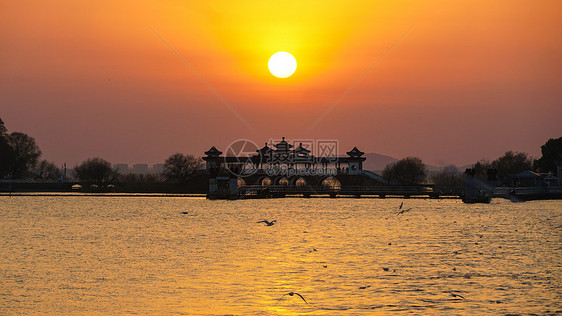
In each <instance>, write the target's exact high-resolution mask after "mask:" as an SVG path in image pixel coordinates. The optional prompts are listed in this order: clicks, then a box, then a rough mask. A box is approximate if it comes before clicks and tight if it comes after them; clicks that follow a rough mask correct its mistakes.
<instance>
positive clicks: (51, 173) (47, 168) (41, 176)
mask: <svg viewBox="0 0 562 316" xmlns="http://www.w3.org/2000/svg"><path fill="white" fill-rule="evenodd" d="M33 174H34V175H35V179H37V180H58V179H60V177H61V176H62V171H61V170H60V169H59V168H58V167H57V166H56V165H55V164H54V163H52V162H50V161H47V160H41V161H40V162H39V163H38V164H37V167H36V168H35V170H34V171H33Z"/></svg>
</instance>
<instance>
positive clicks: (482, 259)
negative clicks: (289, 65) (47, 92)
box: [0, 196, 562, 315]
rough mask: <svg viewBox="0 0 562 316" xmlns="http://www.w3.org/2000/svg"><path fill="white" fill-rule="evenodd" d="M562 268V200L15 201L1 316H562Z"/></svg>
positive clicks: (2, 218)
mask: <svg viewBox="0 0 562 316" xmlns="http://www.w3.org/2000/svg"><path fill="white" fill-rule="evenodd" d="M401 202H404V208H412V209H411V211H409V212H406V213H404V214H401V215H397V210H398V206H399V205H400V203H401ZM182 212H187V214H183V213H182ZM264 219H267V220H273V219H275V220H277V222H276V223H275V225H273V226H266V225H265V224H264V223H256V222H257V221H259V220H264ZM561 254H562V201H531V202H524V203H512V202H509V201H507V200H503V199H494V200H492V203H491V204H472V205H468V204H463V203H462V202H460V200H423V199H408V200H403V199H351V198H348V199H346V198H339V199H329V198H325V199H321V198H312V199H298V198H285V199H269V200H241V201H208V200H205V199H204V198H190V197H156V196H155V197H139V196H136V197H135V196H132V197H129V196H117V197H115V196H113V197H107V196H105V197H104V196H11V197H9V196H0V282H1V283H0V314H2V315H21V314H34V315H35V314H49V315H52V314H73V315H76V314H107V315H116V314H177V315H225V314H228V315H287V314H289V315H292V314H308V315H377V314H380V315H387V314H425V315H427V314H441V315H455V314H456V315H458V314H476V315H481V314H493V315H505V314H541V315H543V314H556V313H558V314H560V313H562V289H561V284H562V256H561ZM383 268H387V269H388V271H385V270H384V269H383ZM291 291H294V292H298V293H299V294H301V295H302V296H303V297H304V298H305V299H306V301H307V302H308V304H307V303H305V302H304V301H303V300H302V299H301V298H300V297H298V296H297V295H294V296H290V295H285V296H283V294H285V293H289V292H291ZM450 293H454V294H457V295H460V296H462V297H464V299H463V298H461V297H454V296H452V295H451V294H450ZM280 298H282V299H281V300H279V299H280Z"/></svg>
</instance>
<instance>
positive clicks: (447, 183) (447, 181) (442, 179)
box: [431, 165, 464, 187]
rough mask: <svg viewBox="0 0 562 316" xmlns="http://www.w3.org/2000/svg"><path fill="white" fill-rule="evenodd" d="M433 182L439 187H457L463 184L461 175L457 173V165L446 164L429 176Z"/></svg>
mask: <svg viewBox="0 0 562 316" xmlns="http://www.w3.org/2000/svg"><path fill="white" fill-rule="evenodd" d="M431 180H433V183H435V185H437V186H441V187H457V186H462V185H463V184H464V180H463V179H462V175H461V174H460V173H459V171H458V169H457V167H455V166H453V165H450V166H446V167H445V168H443V170H441V171H440V172H437V173H436V174H434V175H433V176H432V177H431Z"/></svg>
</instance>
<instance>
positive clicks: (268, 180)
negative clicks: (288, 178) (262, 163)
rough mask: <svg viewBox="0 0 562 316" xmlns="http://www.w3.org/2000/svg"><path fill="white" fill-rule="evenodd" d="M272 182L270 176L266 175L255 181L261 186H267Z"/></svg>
mask: <svg viewBox="0 0 562 316" xmlns="http://www.w3.org/2000/svg"><path fill="white" fill-rule="evenodd" d="M272 184H273V181H272V180H271V178H270V177H266V176H264V177H260V178H258V181H257V182H256V185H261V186H264V187H268V186H270V185H272Z"/></svg>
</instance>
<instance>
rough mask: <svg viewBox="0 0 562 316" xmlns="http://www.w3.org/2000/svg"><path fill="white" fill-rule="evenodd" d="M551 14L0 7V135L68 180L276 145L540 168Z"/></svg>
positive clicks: (252, 5)
mask: <svg viewBox="0 0 562 316" xmlns="http://www.w3.org/2000/svg"><path fill="white" fill-rule="evenodd" d="M560 12H562V1H558V0H554V1H514V0H510V1H489V0H486V1H474V0H470V1H469V0H461V1H418V0H415V1H414V0H413V1H400V0H398V1H353V0H347V1H303V0H299V1H275V2H274V1H173V0H167V1H129V0H125V1H105V0H100V1H57V0H54V1H26V0H18V1H0V27H1V29H2V32H0V117H1V118H2V119H3V120H4V122H5V124H6V127H7V128H8V130H9V131H10V132H13V131H21V132H24V133H27V134H29V135H30V136H33V137H35V139H36V140H37V142H38V144H39V146H40V148H41V150H42V151H43V158H45V159H47V160H51V161H54V162H55V163H57V164H62V163H64V162H67V163H68V165H69V167H72V166H74V165H75V164H77V163H79V162H81V161H83V160H85V159H87V158H90V157H102V158H104V159H106V160H108V161H110V162H112V163H131V164H132V163H139V162H143V163H149V164H152V163H160V162H163V161H164V160H165V159H166V158H167V157H168V156H170V155H171V154H173V153H176V152H182V153H190V154H194V155H196V156H201V155H203V152H204V151H206V150H208V149H209V148H210V147H211V146H212V145H214V146H216V147H217V148H219V149H221V150H224V149H225V148H226V147H227V146H228V145H229V144H230V143H231V142H233V141H234V140H236V139H240V138H245V139H250V140H252V141H254V142H256V143H258V144H260V145H261V144H262V143H263V142H265V141H267V140H268V139H270V138H280V137H282V136H285V137H287V138H289V139H296V138H298V139H336V140H338V141H339V144H340V151H341V152H345V151H347V150H349V149H351V148H353V146H357V147H358V148H359V149H361V150H362V151H365V152H376V153H380V154H384V155H389V156H393V157H396V158H403V157H406V156H417V157H420V158H421V159H422V160H423V161H424V162H426V163H428V164H434V165H444V164H456V165H465V164H470V163H474V162H476V161H477V160H479V159H482V158H486V159H491V160H493V159H495V158H497V157H499V156H500V155H501V154H503V153H504V152H505V151H507V150H514V151H521V152H527V153H529V154H531V155H532V156H535V157H538V156H540V146H541V145H542V144H544V143H545V142H546V141H547V140H548V139H549V138H557V137H561V136H562V123H561V122H562V89H561V85H562V58H561V57H562V41H561V38H560V34H562V22H561V19H560ZM408 30H409V31H408ZM401 37H403V38H402V39H401V40H399V39H400V38H401ZM393 45H394V46H393ZM390 47H392V49H390V51H389V48H390ZM174 51H175V52H177V53H178V54H179V55H180V56H181V57H182V58H183V61H182V59H180V57H178V55H177V54H176V53H175V52H174ZM277 51H287V52H290V53H291V54H293V56H294V57H295V58H296V60H297V63H298V67H297V70H296V72H295V73H294V74H293V76H291V77H289V78H285V79H280V78H276V77H274V76H273V75H271V73H270V72H269V70H268V68H267V64H268V60H269V57H270V56H271V55H272V54H274V53H275V52H277ZM385 53H386V54H385ZM383 54H385V55H384V57H383V58H382V60H380V62H379V63H378V64H376V65H375V66H374V67H373V68H372V70H371V71H370V72H368V73H367V74H366V75H365V76H364V78H363V79H362V80H360V81H359V82H358V84H357V85H356V86H354V88H353V89H352V90H351V91H349V93H348V94H347V95H346V96H345V97H344V98H343V99H341V102H339V103H338V104H337V105H336V106H334V107H333V108H332V109H331V111H329V112H326V111H327V110H328V109H329V108H330V107H331V106H332V105H333V104H334V103H335V102H336V101H337V100H338V99H339V98H340V97H341V96H342V95H343V94H344V93H345V92H346V90H348V89H349V88H350V87H351V86H352V85H353V84H354V83H355V82H356V81H357V80H358V79H359V78H361V77H362V76H363V75H364V74H365V72H366V71H367V70H368V69H369V67H371V65H373V63H375V62H377V60H379V58H380V57H381V56H382V55H383ZM184 61H185V63H184ZM190 67H192V68H193V69H194V70H195V71H196V72H197V73H198V74H199V76H198V75H197V74H196V73H195V72H193V71H192V69H190ZM202 79H203V80H204V81H203V80H202ZM205 83H207V84H208V86H207V85H206V84H205ZM215 92H216V93H217V94H218V95H220V97H221V98H222V99H221V98H219V97H218V96H217V94H215ZM229 107H230V108H229ZM231 109H233V110H234V111H232V110H231ZM234 112H237V113H238V114H239V116H237V115H236V114H234ZM325 112H326V113H327V114H325V116H322V115H323V113H325ZM319 117H323V119H322V120H320V121H319V122H318V124H316V125H314V126H312V124H314V123H315V122H317V121H318V119H319ZM244 122H247V124H245V123H244Z"/></svg>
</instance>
